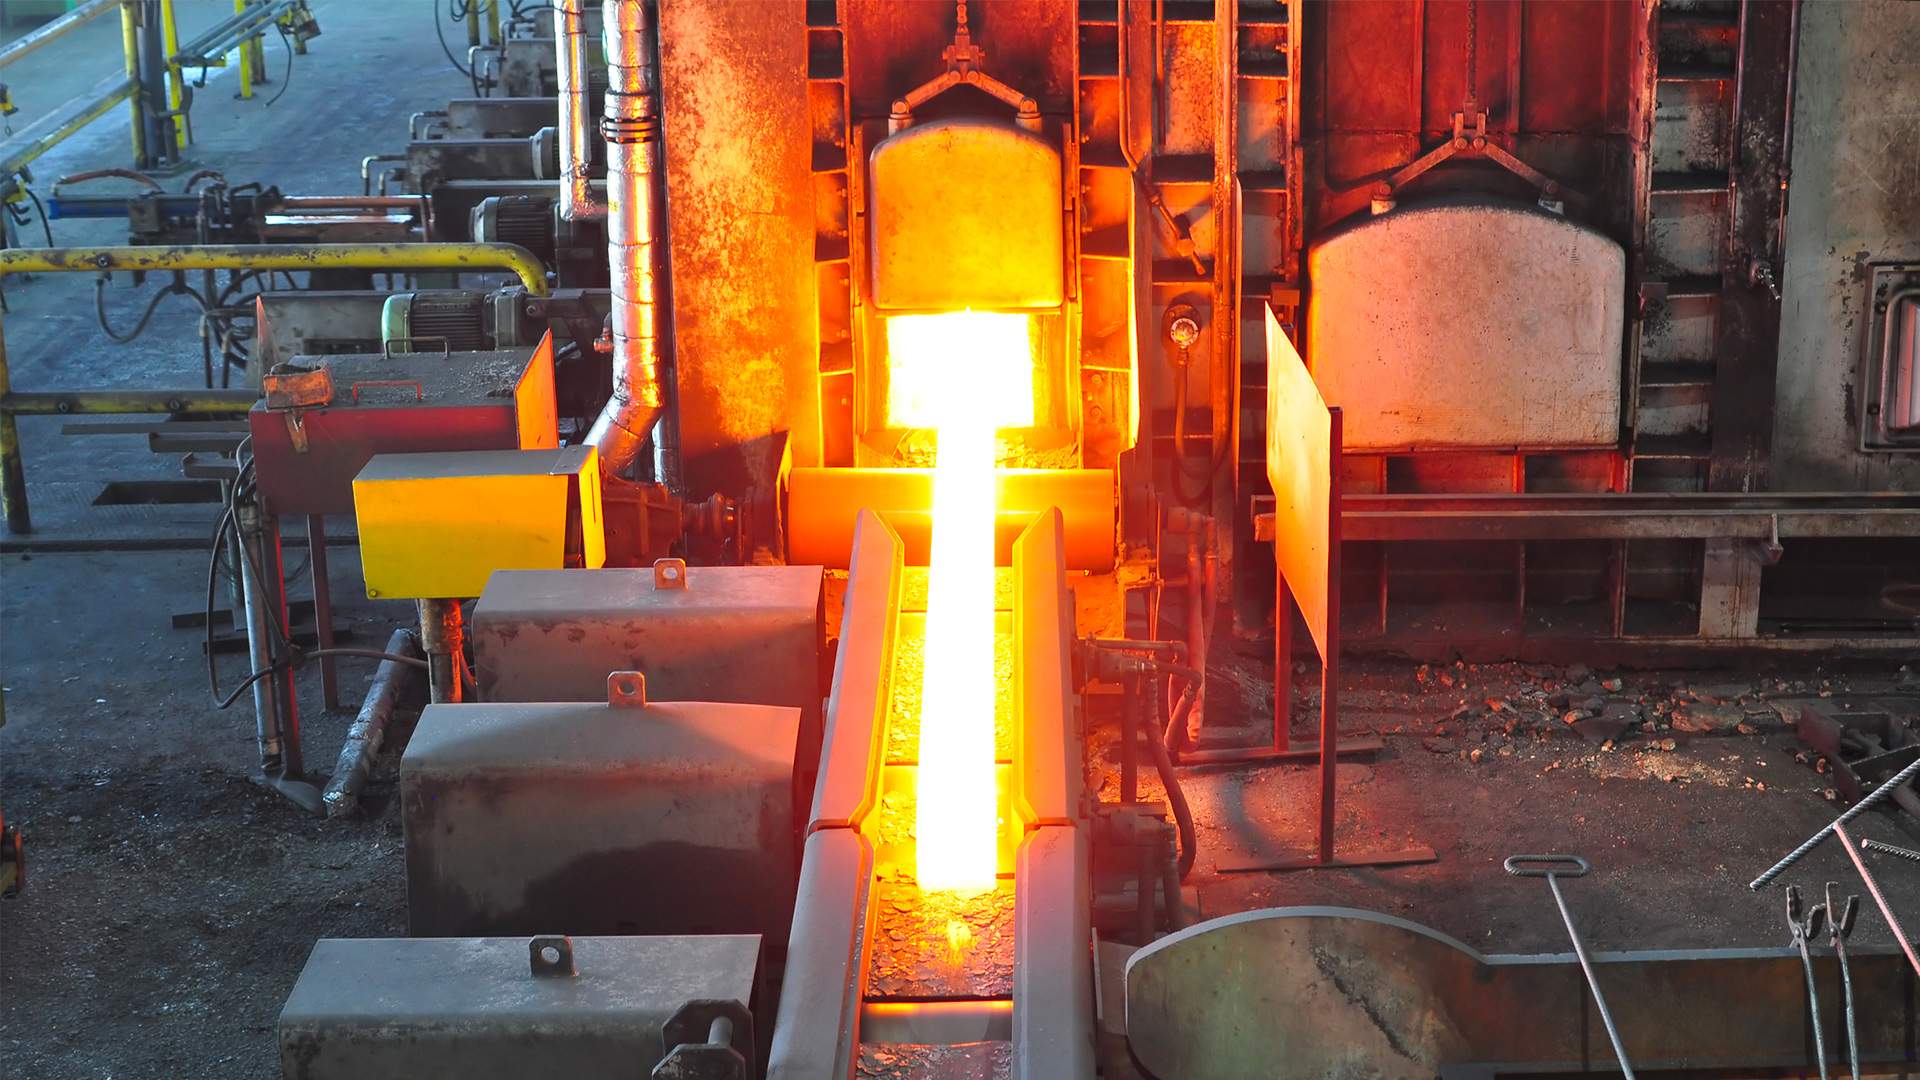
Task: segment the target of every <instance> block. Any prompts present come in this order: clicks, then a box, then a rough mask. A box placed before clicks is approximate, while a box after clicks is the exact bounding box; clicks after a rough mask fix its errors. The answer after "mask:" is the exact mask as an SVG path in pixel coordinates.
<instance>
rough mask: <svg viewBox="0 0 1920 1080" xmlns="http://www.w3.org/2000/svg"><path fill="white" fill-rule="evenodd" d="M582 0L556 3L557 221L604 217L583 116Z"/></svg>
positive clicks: (589, 124) (584, 50)
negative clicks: (595, 190)
mask: <svg viewBox="0 0 1920 1080" xmlns="http://www.w3.org/2000/svg"><path fill="white" fill-rule="evenodd" d="M585 4H586V0H559V3H558V4H557V5H555V10H556V14H557V15H558V20H557V21H558V23H559V25H558V26H556V27H555V28H554V31H555V32H554V36H553V46H554V49H555V50H556V51H557V52H558V53H559V55H558V56H557V57H556V58H555V59H556V60H557V61H558V68H559V78H560V131H559V136H560V216H561V217H563V218H565V219H566V220H568V221H592V220H597V219H599V218H603V217H606V216H607V204H606V203H605V202H604V201H603V200H602V199H601V198H600V196H599V195H598V194H596V193H595V192H594V190H593V178H592V176H591V175H590V173H591V171H592V164H593V150H592V146H593V118H592V117H591V116H589V115H587V20H586V13H585V11H584V10H583V9H584V7H585Z"/></svg>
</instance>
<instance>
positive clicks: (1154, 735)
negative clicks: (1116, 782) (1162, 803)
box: [1146, 690, 1199, 903]
mask: <svg viewBox="0 0 1920 1080" xmlns="http://www.w3.org/2000/svg"><path fill="white" fill-rule="evenodd" d="M1153 696H1154V699H1155V700H1156V701H1158V702H1159V712H1160V713H1161V718H1162V719H1163V720H1164V719H1165V718H1166V716H1165V714H1166V705H1167V696H1166V695H1165V694H1163V693H1160V692H1158V690H1156V691H1155V692H1154V695H1153ZM1192 700H1193V692H1192V691H1191V690H1189V691H1188V692H1187V693H1186V694H1185V695H1184V696H1183V697H1182V698H1181V701H1182V702H1183V703H1190V702H1191V701H1192ZM1146 742H1147V752H1148V753H1149V754H1151V755H1152V756H1153V768H1154V771H1155V772H1157V773H1159V774H1160V786H1161V787H1164V788H1166V789H1167V807H1168V808H1169V809H1171V810H1172V811H1173V822H1174V824H1175V825H1177V826H1179V829H1180V880H1181V881H1185V880H1187V875H1188V874H1190V873H1192V872H1193V861H1194V857H1195V855H1196V854H1198V849H1199V837H1198V834H1196V832H1195V831H1194V828H1193V808H1192V807H1190V806H1188V805H1187V793H1186V792H1185V791H1183V790H1181V788H1180V778H1179V777H1178V776H1175V775H1174V772H1173V760H1172V758H1171V757H1170V756H1168V754H1167V744H1166V740H1165V739H1164V738H1163V737H1162V735H1161V733H1160V732H1157V731H1148V732H1147V740H1146ZM1168 902H1169V903H1178V902H1179V897H1178V896H1177V895H1175V896H1173V897H1170V898H1169V900H1168Z"/></svg>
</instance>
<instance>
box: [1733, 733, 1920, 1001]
mask: <svg viewBox="0 0 1920 1080" xmlns="http://www.w3.org/2000/svg"><path fill="white" fill-rule="evenodd" d="M1916 773H1920V761H1915V762H1914V763H1913V764H1911V765H1909V766H1907V767H1906V768H1904V769H1901V770H1900V771H1899V772H1897V773H1895V774H1894V775H1893V778H1892V779H1890V780H1888V781H1887V782H1886V783H1884V784H1881V785H1880V786H1879V787H1877V788H1874V789H1873V790H1872V791H1871V792H1869V793H1868V794H1867V796H1866V798H1863V799H1861V800H1860V801H1859V802H1857V803H1854V804H1853V806H1852V807H1851V808H1850V809H1848V810H1847V812H1846V813H1844V814H1841V815H1840V816H1839V817H1838V818H1835V819H1834V822H1833V824H1831V825H1828V826H1827V827H1826V828H1824V829H1821V830H1820V831H1819V832H1817V833H1814V834H1813V835H1812V836H1810V837H1808V838H1807V840H1806V842H1805V843H1803V844H1801V845H1800V846H1799V847H1797V848H1794V849H1793V850H1792V851H1790V852H1788V853H1787V857H1786V858H1784V859H1781V860H1780V861H1779V862H1777V863H1775V864H1773V869H1771V870H1768V871H1767V872H1766V873H1764V874H1761V875H1760V876H1759V877H1757V878H1754V879H1753V880H1752V881H1751V882H1749V883H1748V884H1747V888H1749V889H1759V888H1762V887H1764V886H1765V885H1766V884H1767V882H1769V881H1772V880H1773V879H1774V878H1777V877H1779V876H1780V874H1781V872H1782V871H1784V870H1786V868H1787V867H1789V866H1792V865H1793V864H1794V863H1797V862H1799V861H1800V860H1801V859H1803V858H1805V857H1806V854H1807V852H1809V851H1812V850H1813V849H1814V848H1816V847H1819V846H1820V841H1822V840H1825V839H1826V838H1827V837H1828V836H1829V835H1831V834H1833V833H1835V832H1838V831H1839V830H1840V827H1841V826H1843V825H1845V824H1846V823H1847V822H1849V821H1852V820H1853V819H1854V818H1857V817H1859V816H1860V815H1861V814H1864V813H1866V812H1867V811H1868V810H1871V809H1873V808H1874V807H1875V806H1877V805H1879V803H1880V800H1882V799H1884V798H1886V797H1887V796H1889V795H1891V794H1893V793H1894V792H1895V791H1897V790H1899V788H1900V785H1901V784H1904V783H1906V782H1907V781H1909V780H1911V779H1913V777H1914V774H1916ZM1846 848H1847V853H1848V854H1849V855H1852V854H1853V845H1852V844H1848V845H1846ZM1854 865H1855V866H1862V864H1861V863H1860V860H1859V859H1858V857H1855V859H1854ZM1863 872H1864V867H1863ZM1900 943H1901V945H1902V946H1903V947H1904V946H1905V945H1906V939H1905V938H1904V937H1903V938H1901V939H1900ZM1907 956H1908V958H1909V959H1911V958H1912V957H1913V953H1912V951H1911V950H1909V951H1908V953H1907ZM1913 966H1914V970H1916V971H1920V960H1915V961H1914V965H1913Z"/></svg>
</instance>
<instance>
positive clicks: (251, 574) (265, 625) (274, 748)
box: [234, 500, 286, 775]
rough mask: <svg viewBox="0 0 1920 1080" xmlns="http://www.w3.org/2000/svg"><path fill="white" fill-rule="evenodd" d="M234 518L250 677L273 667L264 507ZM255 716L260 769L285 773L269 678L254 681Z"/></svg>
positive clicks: (246, 503)
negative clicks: (263, 549)
mask: <svg viewBox="0 0 1920 1080" xmlns="http://www.w3.org/2000/svg"><path fill="white" fill-rule="evenodd" d="M234 516H235V519H236V524H237V525H238V530H237V531H238V532H239V534H240V551H241V558H240V591H241V595H242V596H243V597H244V598H245V600H246V626H247V662H248V667H249V673H250V674H254V673H258V672H262V671H266V670H268V669H270V668H272V667H273V629H272V625H271V619H272V617H273V616H272V615H271V614H270V613H269V612H270V603H269V601H268V599H267V594H266V586H265V583H264V582H263V581H262V580H261V577H260V571H261V567H262V565H263V563H262V560H261V551H260V548H261V544H260V532H261V514H260V505H259V504H258V503H256V502H253V501H252V500H243V501H241V502H238V503H237V504H236V505H235V507H234ZM253 716H254V725H255V737H256V741H257V742H258V743H259V747H260V769H261V771H262V772H264V773H266V774H268V775H273V774H274V773H277V772H280V771H282V770H283V769H284V767H285V764H286V752H285V744H284V743H283V741H282V739H281V735H280V711H279V698H278V695H276V694H275V693H274V688H273V683H272V680H271V679H269V678H260V679H255V680H254V683H253Z"/></svg>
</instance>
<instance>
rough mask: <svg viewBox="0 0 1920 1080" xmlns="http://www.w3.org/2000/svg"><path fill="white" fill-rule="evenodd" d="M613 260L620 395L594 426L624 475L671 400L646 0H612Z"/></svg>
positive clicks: (603, 461) (604, 130)
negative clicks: (657, 254)
mask: <svg viewBox="0 0 1920 1080" xmlns="http://www.w3.org/2000/svg"><path fill="white" fill-rule="evenodd" d="M602 12H603V15H602V19H603V20H604V23H605V35H604V41H605V47H606V53H607V109H606V115H605V117H604V118H603V119H602V120H601V121H600V133H601V135H603V136H605V138H606V140H607V268H608V272H609V273H608V279H609V282H610V283H611V285H612V287H613V313H612V316H611V319H612V322H613V396H612V397H611V398H609V399H607V407H606V408H605V409H604V410H602V411H601V413H600V418H599V419H597V420H595V421H594V422H593V430H592V431H590V432H588V433H587V445H589V446H592V447H593V448H594V449H596V450H598V451H599V452H600V471H601V474H602V475H603V476H607V477H622V476H625V475H626V472H627V470H628V469H629V468H631V467H632V466H633V463H634V461H635V460H636V459H637V458H638V457H639V456H640V448H641V446H642V445H643V444H644V443H645V442H646V441H647V436H648V435H649V434H650V433H651V432H652V431H653V426H654V424H655V423H656V422H657V421H658V420H659V419H660V414H661V413H662V412H664V411H665V409H666V395H665V394H664V392H663V391H662V388H661V385H660V338H659V333H658V330H657V323H658V318H657V316H658V309H657V304H658V299H659V296H658V284H659V282H658V279H657V278H656V277H655V275H654V270H653V259H654V251H653V241H654V232H655V229H654V205H655V194H656V193H655V190H654V188H655V184H656V183H657V182H658V180H657V178H658V174H659V161H660V118H659V116H658V115H656V112H655V107H654V100H653V69H652V65H651V57H652V55H653V27H652V25H651V24H650V23H649V22H648V20H647V9H646V6H645V5H644V4H643V3H641V2H640V0H606V6H605V7H604V8H602Z"/></svg>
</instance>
